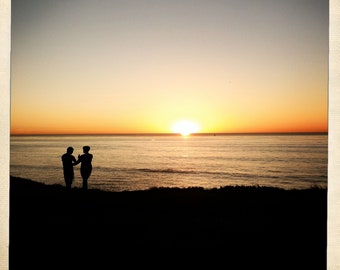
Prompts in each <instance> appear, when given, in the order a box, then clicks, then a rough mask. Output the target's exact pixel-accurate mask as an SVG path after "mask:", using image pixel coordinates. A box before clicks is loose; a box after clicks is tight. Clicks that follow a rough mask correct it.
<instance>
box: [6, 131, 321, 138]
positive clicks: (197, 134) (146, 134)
mask: <svg viewBox="0 0 340 270" xmlns="http://www.w3.org/2000/svg"><path fill="white" fill-rule="evenodd" d="M207 135H210V136H217V135H220V136H221V135H222V136H225V135H328V131H310V132H197V133H190V134H189V135H187V136H183V135H182V134H180V133H173V132H122V133H118V132H117V133H15V134H10V136H181V137H190V136H207Z"/></svg>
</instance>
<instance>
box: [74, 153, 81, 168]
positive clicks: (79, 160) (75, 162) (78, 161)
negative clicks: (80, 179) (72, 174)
mask: <svg viewBox="0 0 340 270" xmlns="http://www.w3.org/2000/svg"><path fill="white" fill-rule="evenodd" d="M80 162H81V159H80V155H78V160H76V158H75V157H74V161H73V166H76V165H77V164H79V163H80Z"/></svg>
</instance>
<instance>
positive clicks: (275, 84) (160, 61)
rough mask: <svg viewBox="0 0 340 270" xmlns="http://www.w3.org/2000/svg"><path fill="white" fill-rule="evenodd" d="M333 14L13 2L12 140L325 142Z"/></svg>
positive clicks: (299, 2)
mask: <svg viewBox="0 0 340 270" xmlns="http://www.w3.org/2000/svg"><path fill="white" fill-rule="evenodd" d="M328 5H329V4H328V1H325V0H204V1H203V0H119V1H118V0H58V1H56V0H20V1H19V0H14V1H12V40H11V45H12V48H11V61H12V62H11V134H27V133H30V134H44V133H54V134H55V133H70V134H77V133H149V132H162V133H163V132H165V133H167V132H173V131H175V129H174V124H176V123H177V127H178V126H179V123H178V121H180V120H187V123H189V124H187V126H195V130H193V131H198V132H214V133H217V132H318V131H321V132H325V131H327V129H328V127H327V122H328V17H329V16H328V15H329V12H328Z"/></svg>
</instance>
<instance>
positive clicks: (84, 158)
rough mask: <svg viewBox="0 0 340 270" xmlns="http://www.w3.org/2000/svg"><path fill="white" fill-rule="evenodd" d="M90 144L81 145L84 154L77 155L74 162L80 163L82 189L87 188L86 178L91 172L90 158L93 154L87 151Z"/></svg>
mask: <svg viewBox="0 0 340 270" xmlns="http://www.w3.org/2000/svg"><path fill="white" fill-rule="evenodd" d="M89 151H90V146H83V152H84V154H82V155H78V160H77V161H76V164H78V163H81V165H80V174H81V177H82V178H83V189H87V180H88V179H89V177H90V175H91V172H92V159H93V155H92V154H90V153H89Z"/></svg>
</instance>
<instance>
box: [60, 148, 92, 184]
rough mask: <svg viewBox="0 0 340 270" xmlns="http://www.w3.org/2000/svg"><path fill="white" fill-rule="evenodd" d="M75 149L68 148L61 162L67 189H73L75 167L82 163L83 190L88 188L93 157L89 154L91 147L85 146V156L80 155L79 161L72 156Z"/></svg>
mask: <svg viewBox="0 0 340 270" xmlns="http://www.w3.org/2000/svg"><path fill="white" fill-rule="evenodd" d="M73 151H74V149H73V147H71V146H69V147H67V150H66V153H65V154H63V155H62V157H61V160H62V162H63V171H64V179H65V184H66V188H67V189H71V186H72V182H73V179H74V171H73V166H75V165H77V164H79V163H81V165H80V174H81V177H82V178H83V189H87V187H88V184H87V182H88V179H89V177H90V175H91V172H92V159H93V155H92V154H90V153H89V151H90V146H83V154H82V155H78V160H76V158H75V157H74V156H73V155H72V154H73Z"/></svg>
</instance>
